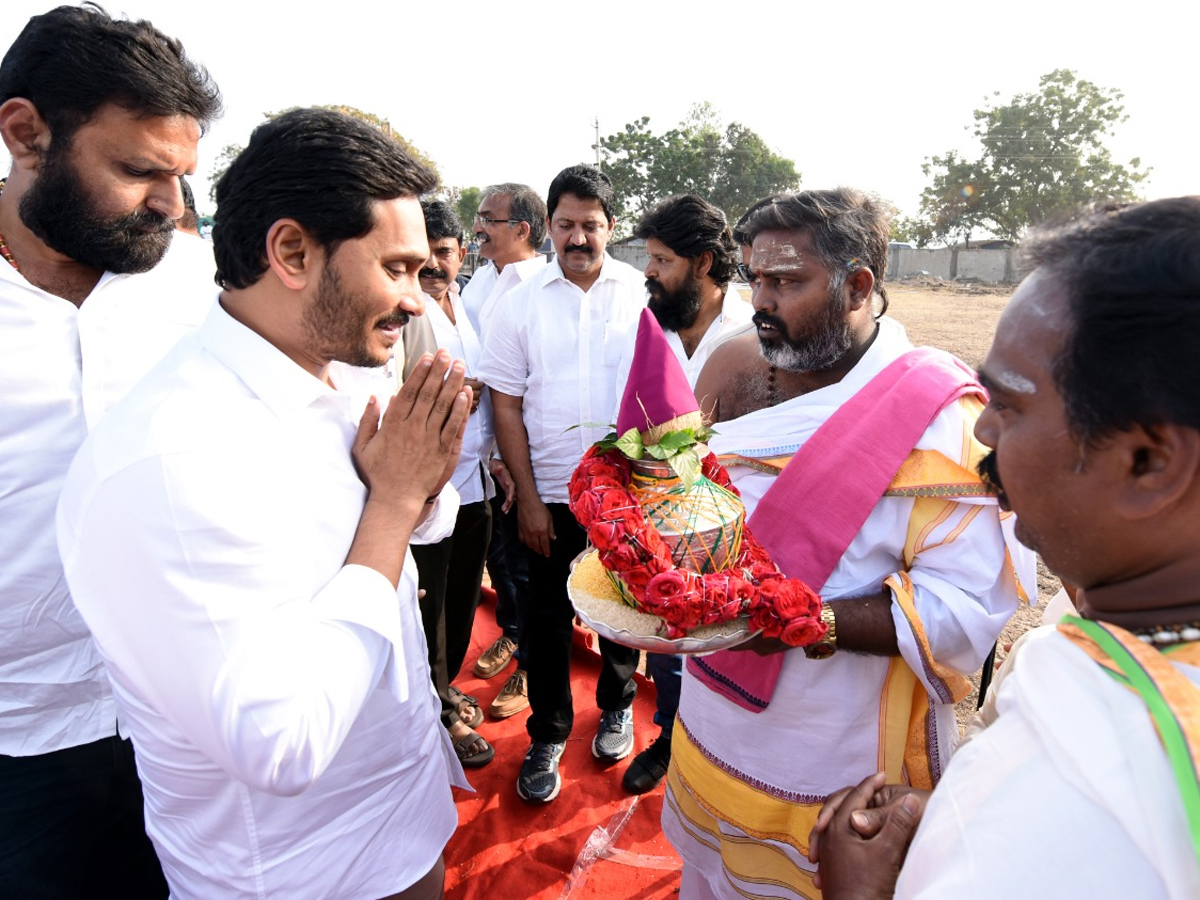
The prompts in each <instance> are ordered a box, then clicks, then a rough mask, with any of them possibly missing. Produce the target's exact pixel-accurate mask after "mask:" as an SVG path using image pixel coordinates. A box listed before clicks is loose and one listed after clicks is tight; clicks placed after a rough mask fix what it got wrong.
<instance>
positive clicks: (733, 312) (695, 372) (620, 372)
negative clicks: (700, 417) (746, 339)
mask: <svg viewBox="0 0 1200 900" xmlns="http://www.w3.org/2000/svg"><path fill="white" fill-rule="evenodd" d="M753 315H754V307H752V306H751V305H750V304H749V302H748V301H746V300H743V299H742V295H741V293H740V292H739V291H738V289H737V288H736V287H734V286H733V285H732V284H731V285H729V287H728V288H726V289H725V298H724V300H722V301H721V311H720V312H719V313H717V317H716V318H715V319H713V320H712V323H711V324H710V325H709V326H708V330H707V331H705V332H704V337H702V338H700V343H699V344H697V345H696V350H695V352H693V353H692V355H691V356H688V355H687V350H685V349H684V347H683V341H682V340H680V338H679V332H678V331H667V330H666V329H664V330H663V334H665V335H666V336H667V345H668V346H669V347H670V348H671V350H672V351H673V352H674V353H675V358H676V359H677V360H679V365H680V366H682V367H683V374H684V375H686V376H687V380H688V384H690V385H691V386H692V387H693V388H694V387H695V386H696V380H697V379H698V378H699V377H700V372H701V370H702V369H703V368H704V364H705V363H706V362H708V358H709V357H710V356H712V354H713V351H714V350H716V349H717V348H718V347H720V346H721V345H722V344H723V343H725V342H726V341H727V340H729V339H730V338H735V337H737V336H738V335H741V334H746V333H747V332H748V331H750V330H751V329H753V327H754V326H753V325H752V324H751V323H750V319H751V317H752V316H753ZM636 346H637V331H636V330H635V331H634V334H633V338H632V339H631V340H630V341H629V343H628V344H627V345H626V347H625V352H624V353H622V354H621V362H620V363H619V364H618V365H617V411H618V412H619V411H620V408H621V396H622V395H623V394H624V393H625V383H626V382H628V381H629V370H630V369H632V368H633V351H634V349H635V347H636Z"/></svg>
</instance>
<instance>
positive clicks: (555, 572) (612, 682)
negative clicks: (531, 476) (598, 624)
mask: <svg viewBox="0 0 1200 900" xmlns="http://www.w3.org/2000/svg"><path fill="white" fill-rule="evenodd" d="M547 508H548V509H549V510H550V515H551V518H552V519H553V521H554V533H555V535H557V537H556V539H555V540H553V541H551V542H550V555H549V556H548V557H546V556H542V555H541V554H540V553H534V552H533V551H532V550H529V548H528V547H527V548H525V549H526V553H527V554H528V558H529V610H528V618H527V621H526V623H525V631H526V635H527V643H528V644H529V650H528V653H529V656H528V661H529V706H530V710H531V712H530V716H529V721H528V722H526V724H525V728H526V730H527V731H528V732H529V736H530V737H531V738H532V739H533V740H535V741H548V742H553V743H561V742H562V741H565V740H566V739H567V737H568V735H570V733H571V726H572V725H573V724H574V721H575V709H574V707H573V705H572V703H571V633H572V624H573V621H574V618H575V610H574V608H573V607H572V606H571V601H570V599H569V598H568V597H567V575H568V574H569V573H570V565H571V560H573V559H574V558H575V557H576V556H578V555H579V554H580V553H581V552H582V551H583V550H584V548H586V547H587V533H586V532H585V531H584V530H583V528H581V527H580V525H579V523H578V522H576V521H575V517H574V516H573V515H571V510H570V508H569V507H568V506H567V504H565V503H548V504H547ZM639 655H640V651H638V650H632V649H630V648H629V647H622V646H621V645H620V644H614V643H613V642H612V641H609V640H606V639H605V638H600V679H599V680H598V681H597V683H596V705H597V706H598V707H599V708H600V709H602V710H606V711H614V710H620V709H628V708H629V707H630V706H631V705H632V704H633V697H634V694H635V693H636V691H637V685H635V684H634V681H633V673H634V672H635V671H637V664H638V656H639Z"/></svg>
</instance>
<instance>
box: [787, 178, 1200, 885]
mask: <svg viewBox="0 0 1200 900" xmlns="http://www.w3.org/2000/svg"><path fill="white" fill-rule="evenodd" d="M1021 253H1022V256H1023V262H1024V267H1025V268H1026V270H1027V271H1028V272H1029V274H1028V276H1027V277H1026V279H1025V280H1024V281H1023V282H1022V283H1021V285H1020V287H1018V288H1017V291H1016V293H1014V294H1013V297H1012V300H1011V301H1010V302H1009V305H1008V307H1007V308H1006V309H1005V311H1004V313H1003V315H1002V316H1001V317H1000V321H999V323H998V324H997V326H996V335H995V339H994V341H993V343H992V347H991V349H990V350H989V352H988V356H987V359H986V360H985V361H984V364H983V366H982V367H981V369H980V380H981V381H983V382H984V383H985V384H986V385H987V387H988V391H989V393H990V395H991V400H990V402H989V404H988V407H987V409H986V411H985V412H984V413H983V415H982V416H981V417H980V418H979V421H978V423H977V424H976V434H977V436H978V437H979V439H980V440H981V441H983V443H984V444H986V445H987V446H990V447H992V448H994V449H993V453H992V455H991V456H989V460H988V463H987V467H986V470H987V471H988V472H989V473H990V476H989V477H991V478H994V479H995V480H996V481H997V482H999V483H1001V484H1003V489H1002V493H1001V503H1002V504H1004V505H1009V504H1011V506H1012V508H1013V510H1014V511H1015V512H1016V513H1017V515H1018V517H1019V518H1018V519H1017V526H1016V531H1017V535H1018V537H1019V538H1020V540H1021V541H1022V542H1023V543H1025V544H1027V545H1029V546H1030V547H1032V548H1035V549H1036V550H1037V551H1038V552H1039V553H1040V554H1041V555H1042V558H1043V559H1044V560H1045V562H1046V565H1047V566H1049V567H1050V569H1051V570H1052V571H1054V572H1055V573H1056V574H1059V575H1061V576H1062V577H1063V578H1064V579H1066V580H1067V581H1069V582H1072V583H1074V584H1076V585H1078V590H1077V591H1076V593H1075V602H1076V605H1077V607H1078V610H1079V614H1078V617H1076V616H1074V615H1070V616H1065V617H1062V618H1061V619H1054V620H1051V619H1050V618H1049V617H1047V618H1046V620H1045V622H1046V624H1045V625H1043V626H1042V627H1041V628H1037V629H1034V630H1033V631H1030V632H1028V633H1027V634H1025V635H1024V636H1023V637H1022V638H1021V639H1020V640H1019V641H1018V642H1017V643H1016V645H1015V646H1014V647H1013V651H1012V653H1011V654H1010V655H1009V656H1008V658H1007V659H1006V660H1005V663H1004V665H1003V666H1002V667H1001V669H1000V672H999V673H998V674H997V678H996V681H995V683H994V684H993V686H992V690H991V692H990V693H989V695H988V696H989V703H988V704H986V705H985V710H984V711H985V712H988V715H986V716H982V717H981V718H983V719H984V721H983V722H977V723H974V724H976V725H979V726H985V727H981V728H976V729H973V730H974V733H973V736H972V737H971V738H970V740H969V741H966V742H964V743H963V744H962V745H961V746H960V748H959V749H958V750H957V751H956V752H955V754H954V758H953V759H952V760H951V763H950V767H949V769H948V770H947V772H946V775H945V777H944V778H943V779H942V781H941V782H940V783H939V784H938V786H937V788H936V790H934V791H933V793H932V794H931V795H930V794H928V793H927V792H917V791H913V790H912V789H911V788H908V787H904V786H900V785H897V784H891V785H886V786H885V785H884V782H883V779H882V778H881V777H871V778H868V779H864V780H863V782H862V783H860V784H859V785H858V787H857V788H855V789H853V790H846V791H840V792H838V794H836V795H835V796H834V797H832V798H831V800H830V802H829V803H828V804H827V805H826V808H825V809H824V811H823V812H822V814H821V817H820V822H819V825H818V832H817V833H816V834H815V835H814V836H813V842H812V849H811V851H810V855H811V856H812V857H813V858H814V859H815V860H816V861H817V862H818V864H819V872H820V879H821V883H822V886H823V887H824V889H825V893H826V896H827V897H831V898H836V897H855V898H883V897H892V896H896V897H917V896H919V897H926V898H928V897H961V896H964V895H969V896H972V897H983V898H994V897H1021V896H1026V897H1096V898H1116V897H1129V896H1136V897H1145V898H1168V897H1170V898H1177V897H1196V896H1200V859H1198V853H1197V848H1198V847H1200V819H1198V818H1197V815H1196V812H1197V810H1196V798H1197V796H1200V783H1198V781H1197V770H1196V767H1195V765H1194V762H1193V760H1194V748H1195V747H1196V746H1197V745H1198V744H1200V733H1198V732H1200V715H1198V711H1200V625H1198V624H1197V622H1198V621H1200V591H1198V589H1197V584H1200V571H1197V570H1198V569H1200V553H1198V552H1197V549H1198V548H1200V391H1198V390H1197V384H1196V380H1195V378H1194V377H1192V374H1191V369H1192V367H1193V361H1194V360H1195V359H1196V354H1197V352H1200V198H1198V197H1181V198H1175V199H1167V200H1156V201H1153V202H1150V203H1140V204H1131V205H1119V204H1098V205H1097V206H1095V207H1093V208H1091V209H1088V210H1084V211H1082V212H1081V213H1080V214H1078V215H1077V216H1075V217H1073V218H1072V219H1070V220H1067V221H1064V222H1059V223H1056V224H1052V225H1048V226H1043V227H1042V228H1040V229H1038V230H1036V231H1034V232H1033V233H1032V234H1031V235H1030V236H1029V237H1028V238H1026V240H1025V241H1024V242H1023V244H1022V248H1021ZM1115 360H1116V361H1119V364H1116V365H1114V361H1115ZM993 697H994V698H995V702H994V703H992V702H991V698H993ZM989 707H991V709H990V711H989V709H988V708H989ZM888 780H889V781H890V780H892V779H888ZM926 804H927V805H926ZM918 825H919V827H918ZM914 829H915V835H914ZM910 842H911V846H910ZM1018 844H1019V845H1020V850H1019V852H1018V853H1017V854H1016V863H1017V864H1015V865H1014V854H1013V848H1014V847H1016V846H1017V845H1018Z"/></svg>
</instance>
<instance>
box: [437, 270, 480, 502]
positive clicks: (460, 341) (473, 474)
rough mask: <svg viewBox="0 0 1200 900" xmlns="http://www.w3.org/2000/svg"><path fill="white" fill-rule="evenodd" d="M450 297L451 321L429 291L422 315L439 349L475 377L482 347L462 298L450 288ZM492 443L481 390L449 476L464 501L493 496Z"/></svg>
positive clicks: (468, 419) (464, 428) (477, 500)
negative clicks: (463, 364) (464, 366)
mask: <svg viewBox="0 0 1200 900" xmlns="http://www.w3.org/2000/svg"><path fill="white" fill-rule="evenodd" d="M449 296H450V306H451V308H452V309H453V310H454V321H453V322H451V321H450V317H449V316H447V315H446V314H445V312H443V311H442V308H441V307H440V306H439V305H438V302H437V301H436V300H434V299H433V298H432V297H430V296H429V295H428V294H426V295H425V317H426V318H427V319H428V320H429V324H430V325H431V326H432V327H433V337H434V340H436V341H437V345H438V348H439V349H445V350H448V351H450V356H451V357H453V358H454V359H461V360H462V361H463V362H464V363H465V364H466V367H467V375H469V376H474V374H475V371H476V370H477V369H478V368H479V358H480V356H481V355H482V353H483V348H482V347H481V346H480V344H479V337H478V336H477V335H476V334H475V329H474V328H473V327H472V326H471V320H470V317H469V316H468V315H467V312H466V309H464V307H463V301H462V298H461V297H459V295H458V294H457V293H456V292H454V291H451V292H450V294H449ZM495 444H496V434H495V432H494V431H493V430H492V400H491V397H490V396H489V394H488V392H487V391H484V392H483V396H482V397H481V398H480V400H479V407H478V408H477V409H476V410H475V412H473V413H471V415H469V416H468V417H467V424H466V425H464V426H463V444H462V452H461V453H460V454H459V457H458V465H457V466H456V467H455V469H454V476H453V477H452V478H451V479H450V483H451V484H453V485H454V488H455V490H457V491H458V495H459V497H460V498H461V500H462V502H463V503H480V502H482V501H484V500H488V499H490V498H491V497H493V496H495V494H496V487H495V485H493V484H492V476H491V475H490V474H489V473H488V467H487V462H488V460H489V459H490V458H491V455H492V447H494V446H495Z"/></svg>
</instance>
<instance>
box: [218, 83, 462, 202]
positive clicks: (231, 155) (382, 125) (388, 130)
mask: <svg viewBox="0 0 1200 900" xmlns="http://www.w3.org/2000/svg"><path fill="white" fill-rule="evenodd" d="M299 108H300V107H298V106H289V107H288V108H287V109H281V110H279V111H278V112H269V113H264V114H263V121H264V122H269V121H271V120H272V119H274V118H277V117H279V116H282V115H283V114H284V113H289V112H291V111H292V110H294V109H299ZM317 108H318V109H332V110H334V111H335V112H340V113H345V114H346V115H348V116H353V117H354V118H356V119H358V120H359V121H360V122H366V123H367V124H368V125H370V126H371V127H372V128H377V129H379V130H380V131H382V132H383V133H384V134H386V135H387V136H388V137H390V138H391V139H392V140H393V141H395V142H396V143H397V144H399V145H400V146H401V147H402V148H403V149H404V150H405V152H407V153H408V154H409V155H410V156H412V157H413V158H414V159H416V160H417V161H418V162H421V163H424V164H425V165H427V166H428V167H429V168H431V169H433V171H434V174H436V175H437V176H438V180H439V181H440V180H441V177H442V176H441V173H440V172H438V167H437V165H436V164H435V163H434V161H433V160H432V159H430V158H429V157H428V156H426V155H425V154H424V153H422V152H421V151H420V150H418V149H417V148H416V147H415V146H413V145H412V143H410V142H409V141H408V140H407V139H406V138H405V137H404V136H403V135H401V134H400V133H399V132H397V131H394V130H393V129H392V123H391V122H389V121H388V120H387V119H383V118H380V117H379V116H377V115H375V114H374V113H369V112H364V111H363V110H361V109H358V108H357V107H354V106H344V105H338V104H328V105H325V106H320V107H317ZM241 152H242V146H241V145H240V144H226V145H225V147H224V148H223V149H222V150H221V152H220V153H218V154H217V161H216V163H215V164H214V166H213V173H212V179H211V184H210V186H209V189H208V199H209V200H211V201H212V202H213V203H216V202H217V182H218V181H220V180H221V176H222V175H224V174H225V170H226V169H228V168H229V164H230V163H232V162H233V161H234V160H235V159H237V157H238V154H239V153H241Z"/></svg>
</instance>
